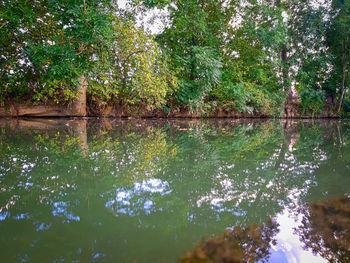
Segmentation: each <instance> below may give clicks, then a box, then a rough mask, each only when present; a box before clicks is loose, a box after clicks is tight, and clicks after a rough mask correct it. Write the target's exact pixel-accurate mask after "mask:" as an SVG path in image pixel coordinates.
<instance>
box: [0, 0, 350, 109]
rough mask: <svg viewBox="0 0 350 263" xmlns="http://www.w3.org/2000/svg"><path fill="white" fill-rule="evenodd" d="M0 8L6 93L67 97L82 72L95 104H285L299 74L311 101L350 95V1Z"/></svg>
mask: <svg viewBox="0 0 350 263" xmlns="http://www.w3.org/2000/svg"><path fill="white" fill-rule="evenodd" d="M147 10H152V12H153V11H155V10H158V11H159V10H162V11H163V13H162V14H163V16H164V17H163V22H164V23H165V24H166V26H165V29H164V31H163V32H161V33H160V34H159V35H157V36H152V35H149V34H147V33H146V32H145V29H144V28H143V26H140V23H139V22H140V18H141V17H143V16H144V13H143V12H147ZM0 14H1V16H0V52H1V56H0V76H1V79H2V82H1V84H0V102H1V103H2V104H3V102H4V101H11V100H13V99H18V100H24V101H31V102H45V103H46V102H56V103H69V102H70V101H72V100H75V99H76V98H78V95H79V94H78V93H77V90H78V89H77V86H78V85H79V84H80V79H81V77H82V76H84V77H85V79H86V80H87V81H88V84H89V87H88V101H89V103H91V105H90V106H92V108H93V107H96V108H97V109H99V108H100V107H101V108H102V107H104V106H105V105H107V104H121V105H128V106H130V107H135V108H139V109H142V110H144V109H147V110H154V109H157V108H163V109H165V111H166V112H170V111H171V109H172V108H187V109H191V110H200V109H202V110H203V109H211V108H215V107H217V105H226V106H229V107H234V108H235V109H236V110H238V111H243V112H260V113H265V114H272V115H276V114H277V113H278V112H280V109H281V108H282V104H283V102H284V100H285V98H286V95H288V92H289V91H290V88H291V87H292V86H294V87H296V88H297V89H298V92H299V94H300V98H301V101H302V111H303V112H308V113H319V112H320V111H321V110H322V107H323V104H324V100H325V98H331V100H330V101H336V100H338V101H337V103H338V105H337V107H334V108H337V110H336V109H334V112H339V111H340V110H341V109H342V106H343V101H346V100H347V99H348V94H347V91H348V87H349V83H350V73H349V67H350V59H349V58H350V45H349V37H350V26H349V25H350V15H349V14H350V3H349V1H340V0H333V1H331V2H327V3H326V2H324V3H323V2H319V4H318V5H315V4H313V1H297V0H283V1H274V0H267V1H256V0H248V1H245V2H244V3H243V2H241V1H234V0H229V1H225V0H219V1H213V0H188V1H183V0H176V1H169V0H132V1H129V2H128V8H127V9H126V10H122V9H119V8H118V5H117V4H115V3H114V2H112V1H110V0H64V1H53V0H45V1H34V0H33V1H25V0H15V1H9V0H7V1H2V2H1V4H0ZM146 16H147V15H146ZM141 24H142V23H141ZM333 106H335V105H333ZM344 109H346V107H345V108H344Z"/></svg>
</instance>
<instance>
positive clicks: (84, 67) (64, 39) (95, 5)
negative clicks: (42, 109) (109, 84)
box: [0, 0, 111, 103]
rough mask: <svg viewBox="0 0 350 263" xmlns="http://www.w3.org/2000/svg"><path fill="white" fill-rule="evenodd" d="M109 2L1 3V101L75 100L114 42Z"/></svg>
mask: <svg viewBox="0 0 350 263" xmlns="http://www.w3.org/2000/svg"><path fill="white" fill-rule="evenodd" d="M109 5H110V3H109V0H101V1H97V0H82V1H80V0H64V1H52V0H45V1H37V0H32V1H25V0H15V1H12V0H11V1H2V2H1V4H0V13H1V18H0V25H1V26H0V32H1V36H0V52H1V54H2V56H1V58H0V76H1V79H2V80H3V82H2V86H0V94H1V95H0V96H1V100H5V99H8V98H14V97H19V98H21V99H23V98H29V99H32V100H39V101H47V100H52V99H53V100H55V101H56V102H57V103H58V102H63V101H67V100H71V99H74V98H76V97H77V94H76V90H75V87H76V86H77V84H79V78H80V76H82V75H85V74H86V72H87V71H89V70H91V68H92V67H93V66H94V64H95V61H94V60H93V59H92V56H93V55H95V56H97V57H98V56H100V55H101V53H102V52H101V51H102V50H103V49H104V48H105V43H106V40H107V39H109V38H110V37H111V31H110V28H111V19H110V16H109V9H108V7H109Z"/></svg>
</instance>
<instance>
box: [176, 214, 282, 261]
mask: <svg viewBox="0 0 350 263" xmlns="http://www.w3.org/2000/svg"><path fill="white" fill-rule="evenodd" d="M277 232H278V224H277V223H276V222H275V221H274V220H273V219H272V220H269V221H268V222H267V223H264V224H260V225H250V226H248V227H241V226H236V227H235V228H234V229H233V230H232V231H230V230H227V231H226V232H225V234H224V236H223V237H214V238H212V239H209V240H206V241H202V242H201V243H199V244H198V245H196V247H195V248H194V249H193V250H192V251H188V252H186V253H185V254H184V255H183V256H182V257H181V258H180V259H179V262H183V263H196V262H208V263H209V262H222V263H229V262H232V263H233V262H256V261H260V262H266V261H267V260H268V258H269V255H270V252H269V251H270V245H271V244H274V243H275V240H274V236H275V235H276V234H277Z"/></svg>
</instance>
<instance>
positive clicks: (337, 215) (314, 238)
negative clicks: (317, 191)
mask: <svg viewBox="0 0 350 263" xmlns="http://www.w3.org/2000/svg"><path fill="white" fill-rule="evenodd" d="M303 210H304V211H303V213H304V217H303V220H302V225H301V226H300V228H299V229H298V230H296V232H297V233H298V234H299V235H300V238H301V241H303V242H304V243H305V247H306V248H310V249H312V251H313V252H314V253H318V254H320V255H321V256H322V257H323V258H325V259H327V260H328V261H329V262H350V196H348V197H343V198H336V199H332V200H329V201H320V202H316V203H313V204H311V205H310V206H307V207H304V208H303Z"/></svg>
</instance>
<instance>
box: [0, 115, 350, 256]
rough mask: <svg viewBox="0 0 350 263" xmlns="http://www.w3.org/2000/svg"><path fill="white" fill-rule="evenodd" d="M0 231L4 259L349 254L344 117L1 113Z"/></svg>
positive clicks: (349, 136) (349, 139)
mask: <svg viewBox="0 0 350 263" xmlns="http://www.w3.org/2000/svg"><path fill="white" fill-rule="evenodd" d="M0 233H1V235H0V262H9V263H10V262H177V261H182V262H215V261H216V262H219V261H220V260H221V261H220V262H236V261H237V262H239V261H243V262H279V263H280V262H308V263H310V262H349V261H350V121H347V120H264V119H260V120H254V119H244V120H238V119H222V120H112V119H87V120H73V119H0ZM196 260H197V261H196ZM199 260H202V261H199ZM203 260H204V261H203ZM205 260H206V261H205ZM225 260H226V261H225Z"/></svg>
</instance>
